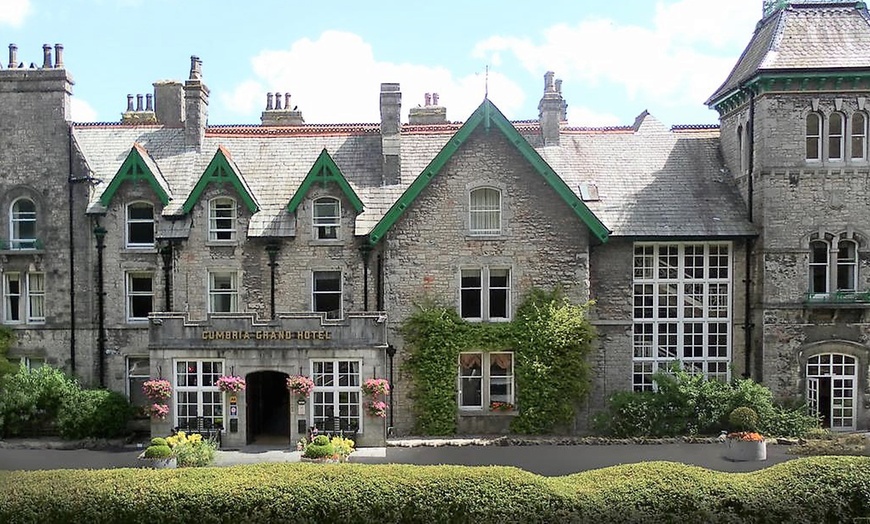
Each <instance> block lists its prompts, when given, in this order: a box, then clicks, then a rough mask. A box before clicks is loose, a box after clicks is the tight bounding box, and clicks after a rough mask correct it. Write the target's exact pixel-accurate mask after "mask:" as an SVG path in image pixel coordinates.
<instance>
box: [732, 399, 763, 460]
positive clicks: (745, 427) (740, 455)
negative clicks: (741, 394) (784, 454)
mask: <svg viewBox="0 0 870 524" xmlns="http://www.w3.org/2000/svg"><path fill="white" fill-rule="evenodd" d="M728 422H729V423H730V424H731V426H732V427H733V428H735V429H736V430H737V431H733V432H731V433H728V434H727V435H726V436H725V442H726V444H727V445H728V450H727V451H726V453H725V458H727V459H729V460H733V461H740V462H743V461H750V460H767V442H766V441H765V440H764V437H763V436H762V435H761V434H760V433H758V432H757V431H756V430H757V428H758V413H756V412H755V410H754V409H752V408H749V407H745V406H743V407H739V408H735V409H734V410H733V411H732V412H731V414H730V415H729V416H728Z"/></svg>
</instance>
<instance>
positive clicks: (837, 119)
mask: <svg viewBox="0 0 870 524" xmlns="http://www.w3.org/2000/svg"><path fill="white" fill-rule="evenodd" d="M845 135H846V117H845V116H843V113H840V112H838V111H835V112H833V113H831V116H830V117H828V160H831V161H834V162H842V161H843V159H844V158H845V155H844V154H843V150H844V146H845V140H844V137H845Z"/></svg>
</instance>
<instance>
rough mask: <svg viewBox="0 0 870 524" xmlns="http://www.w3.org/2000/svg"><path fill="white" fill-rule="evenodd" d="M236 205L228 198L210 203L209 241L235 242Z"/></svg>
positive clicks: (217, 199)
mask: <svg viewBox="0 0 870 524" xmlns="http://www.w3.org/2000/svg"><path fill="white" fill-rule="evenodd" d="M235 222H236V203H235V201H234V200H232V199H228V198H216V199H214V200H211V201H210V202H209V226H208V227H209V240H234V239H235V238H236V229H235V227H236V224H235Z"/></svg>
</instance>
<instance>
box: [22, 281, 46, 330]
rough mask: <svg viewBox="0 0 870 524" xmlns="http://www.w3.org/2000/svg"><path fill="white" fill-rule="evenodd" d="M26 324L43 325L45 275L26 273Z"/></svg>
mask: <svg viewBox="0 0 870 524" xmlns="http://www.w3.org/2000/svg"><path fill="white" fill-rule="evenodd" d="M26 293H27V323H28V324H44V323H45V273H41V272H28V273H27V287H26Z"/></svg>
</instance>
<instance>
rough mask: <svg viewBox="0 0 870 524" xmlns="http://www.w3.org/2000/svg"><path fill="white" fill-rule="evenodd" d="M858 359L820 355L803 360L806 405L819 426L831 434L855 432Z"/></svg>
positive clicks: (841, 355)
mask: <svg viewBox="0 0 870 524" xmlns="http://www.w3.org/2000/svg"><path fill="white" fill-rule="evenodd" d="M857 398H858V359H856V358H855V357H853V356H851V355H844V354H841V353H822V354H819V355H814V356H812V357H810V358H808V359H807V403H808V404H809V407H810V410H812V411H813V412H815V413H818V414H819V416H820V417H821V419H822V426H823V427H827V428H831V429H832V430H834V431H851V430H854V429H855V428H856V417H857V411H856V410H857Z"/></svg>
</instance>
